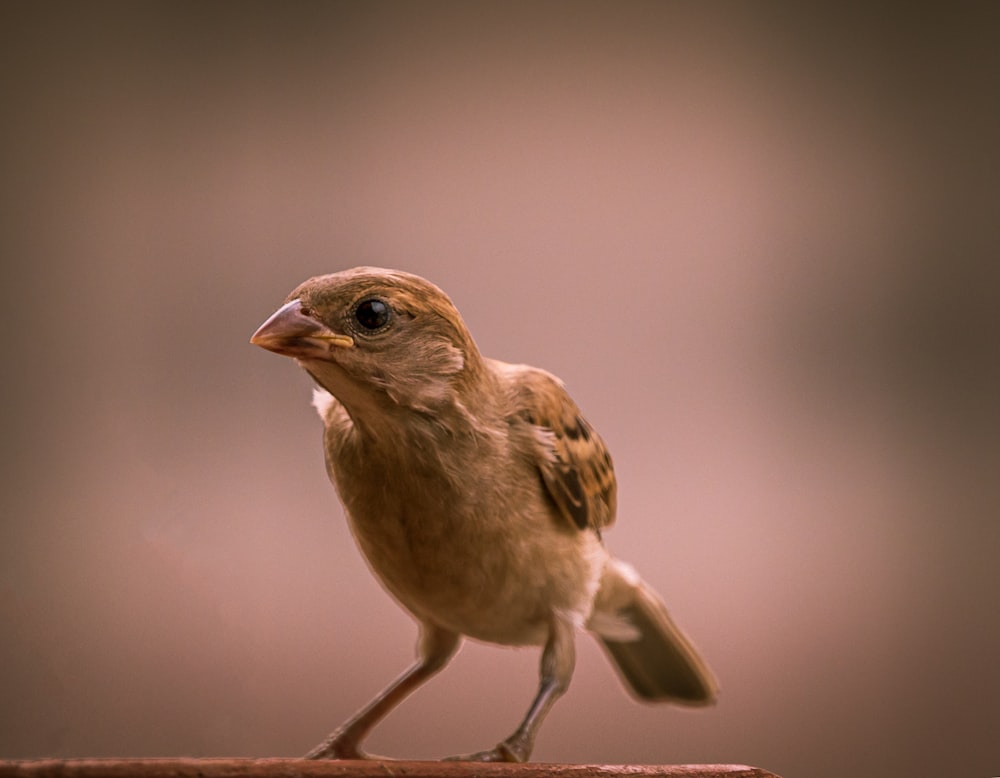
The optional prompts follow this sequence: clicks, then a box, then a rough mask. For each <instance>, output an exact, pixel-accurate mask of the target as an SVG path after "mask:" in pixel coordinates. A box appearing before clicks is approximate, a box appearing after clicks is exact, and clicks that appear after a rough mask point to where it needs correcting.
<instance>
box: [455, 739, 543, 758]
mask: <svg viewBox="0 0 1000 778" xmlns="http://www.w3.org/2000/svg"><path fill="white" fill-rule="evenodd" d="M529 755H530V752H529V750H528V749H526V748H525V747H524V746H523V745H520V744H518V743H516V742H513V741H509V740H505V741H504V742H503V743H499V744H497V746H496V747H495V748H491V749H489V750H487V751H477V752H476V753H474V754H462V755H461V756H449V757H446V758H445V759H444V761H445V762H526V761H528V756H529Z"/></svg>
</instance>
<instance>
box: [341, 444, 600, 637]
mask: <svg viewBox="0 0 1000 778" xmlns="http://www.w3.org/2000/svg"><path fill="white" fill-rule="evenodd" d="M488 458H489V459H491V460H493V465H492V467H489V466H488V467H486V468H485V469H483V468H481V467H478V466H477V464H478V465H481V464H482V463H481V462H479V463H476V462H475V461H474V460H472V461H470V460H466V467H465V468H464V471H456V472H450V471H449V470H448V469H446V468H442V467H440V466H431V465H432V464H433V463H432V462H430V461H429V460H422V461H421V462H419V463H412V462H406V463H397V464H396V466H392V467H387V466H384V465H382V466H373V465H372V464H371V463H368V466H367V467H358V466H357V465H359V464H360V462H359V461H357V460H355V461H353V462H351V463H343V462H342V463H340V465H339V466H337V463H336V462H335V463H334V464H335V466H334V467H332V468H331V475H332V476H333V478H334V481H335V482H336V485H337V488H338V491H339V492H340V495H341V498H342V500H343V502H344V506H345V508H346V510H347V514H348V519H349V522H350V525H351V530H352V532H353V534H354V536H355V538H356V540H357V542H358V545H359V547H360V549H361V551H362V553H363V554H364V555H365V557H366V558H367V560H368V562H369V564H370V565H371V567H372V569H373V571H374V572H375V574H376V575H377V577H378V578H379V579H380V580H381V582H382V583H383V584H384V585H385V587H386V588H387V589H388V590H389V592H390V593H391V594H393V595H394V596H395V597H396V599H397V600H399V602H400V603H401V604H402V605H403V606H404V607H405V608H407V609H408V610H409V611H411V612H412V613H413V614H414V615H415V616H417V617H418V618H419V619H423V620H428V621H432V622H434V623H436V624H439V625H441V626H444V627H447V628H449V629H453V630H455V631H457V632H461V633H463V634H466V635H469V636H471V637H476V638H479V639H482V640H488V641H491V642H498V643H509V644H533V643H540V642H543V641H544V639H545V635H546V634H547V626H548V622H549V618H550V615H551V613H552V612H553V610H559V611H561V612H565V613H573V614H578V615H579V620H580V621H581V623H582V621H583V620H584V619H585V618H586V616H587V615H589V610H590V605H591V602H592V599H593V595H594V591H595V590H596V586H597V580H598V578H599V576H600V567H601V565H602V564H603V557H602V556H601V555H602V554H603V548H602V547H600V543H599V541H597V539H596V536H594V534H593V533H591V532H581V531H579V530H577V529H576V528H574V527H571V526H569V525H567V523H566V522H564V521H561V520H560V519H559V517H557V516H555V515H554V513H553V507H552V505H551V503H550V501H549V500H548V499H547V498H546V496H545V494H544V491H543V487H542V485H541V481H540V479H539V477H538V475H537V473H536V472H535V471H534V470H533V468H531V467H530V466H528V465H527V464H522V463H520V462H518V461H516V460H513V459H511V458H508V457H505V456H503V455H498V454H496V452H493V453H492V454H491V455H490V456H489V457H488ZM479 472H482V473H484V474H486V475H488V477H479V476H478V473H479Z"/></svg>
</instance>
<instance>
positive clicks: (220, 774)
mask: <svg viewBox="0 0 1000 778" xmlns="http://www.w3.org/2000/svg"><path fill="white" fill-rule="evenodd" d="M471 776H475V777H476V778H778V776H776V775H774V773H769V772H767V771H766V770H760V769H758V768H756V767H747V766H745V765H571V764H545V763H540V762H534V763H531V762H529V763H528V764H478V763H474V762H412V761H398V762H397V761H375V760H373V761H364V762H361V761H317V762H312V761H307V760H304V759H31V760H23V761H0V778H470V777H471Z"/></svg>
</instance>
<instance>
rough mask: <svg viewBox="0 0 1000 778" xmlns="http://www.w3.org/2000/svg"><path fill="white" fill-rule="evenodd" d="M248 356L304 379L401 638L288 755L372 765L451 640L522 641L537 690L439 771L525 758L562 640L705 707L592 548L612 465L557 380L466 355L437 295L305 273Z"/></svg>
mask: <svg viewBox="0 0 1000 778" xmlns="http://www.w3.org/2000/svg"><path fill="white" fill-rule="evenodd" d="M250 342H251V343H252V344H254V345H256V346H260V347H262V348H264V349H267V350H269V351H272V352H275V353H277V354H280V355H283V356H287V357H291V358H293V359H294V360H295V361H296V362H298V364H299V365H300V366H301V367H302V368H304V369H305V371H306V372H307V373H308V374H309V375H310V376H311V377H312V379H313V381H314V382H315V385H316V386H315V388H314V397H313V404H314V406H315V407H316V410H317V411H318V413H319V415H320V417H321V418H322V420H323V425H324V434H323V446H324V449H325V455H326V468H327V472H328V474H329V478H330V480H331V481H332V482H333V485H334V487H335V489H336V491H337V493H338V495H339V498H340V501H341V503H342V506H343V509H344V513H345V516H346V518H347V521H348V524H349V527H350V530H351V533H352V535H353V537H354V539H355V541H356V543H357V545H358V547H359V548H360V551H361V553H362V554H363V555H364V557H365V558H366V560H367V562H368V565H369V567H370V568H371V570H372V571H373V573H374V575H375V576H376V577H377V578H378V580H379V581H380V583H381V584H382V586H383V587H384V588H385V589H386V590H387V592H388V593H389V594H390V595H391V596H392V597H393V598H395V600H396V601H397V602H398V603H399V605H401V606H402V608H403V609H405V610H406V611H408V612H409V613H410V614H411V615H412V617H413V618H414V619H415V621H416V622H417V624H418V627H419V637H418V641H417V652H416V653H417V656H416V659H415V661H414V662H413V664H412V665H411V666H410V667H409V668H408V669H406V670H405V672H403V673H402V674H401V675H400V676H399V677H397V678H396V679H395V680H394V681H392V682H391V683H390V684H389V685H388V686H387V687H386V688H385V689H384V690H383V691H382V692H381V693H379V694H378V695H377V696H376V697H375V698H374V699H373V700H372V701H371V702H370V703H368V704H367V705H366V706H364V707H363V708H362V709H361V710H359V711H358V712H357V713H356V714H355V715H354V716H352V717H351V718H350V719H349V720H348V721H347V722H345V723H344V724H342V725H341V726H340V727H338V728H337V729H336V730H334V731H333V732H332V733H331V734H330V735H329V736H328V737H327V738H326V739H325V740H324V741H323V742H322V743H320V744H319V745H318V746H317V747H316V748H314V749H313V750H312V751H310V752H309V753H308V754H306V757H305V758H310V759H365V758H375V757H371V756H370V755H369V754H367V753H366V752H365V751H364V750H362V742H363V740H364V739H365V737H366V736H367V735H368V734H369V733H370V732H371V730H372V729H373V728H374V727H375V726H376V724H378V722H379V721H380V720H382V719H383V718H384V717H385V716H386V715H387V714H388V713H389V712H390V711H391V710H392V709H393V708H395V707H396V706H397V705H398V704H399V703H400V702H401V701H402V700H403V699H404V698H406V697H407V696H408V695H409V694H410V693H411V692H413V691H414V690H415V689H416V688H417V687H419V686H420V685H421V684H423V683H424V682H425V681H427V680H428V679H429V678H430V677H431V676H433V675H435V674H436V673H437V672H438V671H439V670H441V669H442V668H443V667H444V666H445V665H446V664H447V663H448V662H449V660H450V659H451V658H452V657H453V656H454V655H455V654H456V652H457V651H458V649H459V647H460V645H461V643H462V641H463V640H464V639H467V638H468V639H473V640H477V641H481V642H486V643H491V644H499V645H503V646H536V647H541V663H540V669H539V681H538V688H537V692H536V693H535V696H534V697H533V699H532V701H531V703H530V705H529V707H528V710H527V712H526V714H525V715H524V717H523V719H522V720H521V721H520V723H519V725H518V726H517V727H516V729H515V730H514V731H513V733H512V734H510V735H509V736H508V737H506V738H505V739H503V740H502V741H500V742H499V743H497V744H496V745H495V746H494V747H492V748H487V749H485V750H483V751H479V752H476V753H472V754H464V755H460V756H455V757H447V758H449V759H458V760H464V761H473V762H524V761H527V760H528V759H529V758H530V756H531V752H532V749H533V747H534V745H535V740H536V737H537V735H538V731H539V727H540V726H541V724H542V721H543V720H544V718H545V716H546V714H547V713H548V712H549V710H550V709H551V708H552V705H553V704H554V703H555V702H556V701H557V700H558V699H559V698H560V697H561V696H562V695H563V694H564V693H565V692H566V690H567V688H568V686H569V684H570V680H571V677H572V675H573V670H574V664H575V657H576V647H575V645H576V644H575V641H576V633H577V631H579V630H583V631H587V632H589V633H590V634H592V635H593V636H594V637H595V638H596V640H597V642H598V643H599V645H600V646H601V647H602V648H603V650H604V652H605V653H606V654H607V656H608V658H609V659H610V660H611V663H612V665H613V666H614V667H615V668H616V669H617V671H618V674H619V676H620V678H621V680H622V681H623V682H624V686H625V688H626V689H627V690H628V691H629V692H630V693H631V694H632V696H633V697H634V698H636V699H638V700H640V701H648V702H661V701H664V702H674V703H678V704H682V705H687V706H704V705H709V704H712V703H714V702H715V700H716V696H717V692H718V684H717V682H716V680H715V677H714V675H713V673H712V671H711V670H710V669H709V667H708V665H707V663H706V662H705V660H704V659H703V658H702V657H701V655H700V654H699V652H698V651H697V650H696V649H695V647H694V645H693V644H692V642H691V641H690V639H689V638H688V637H687V636H686V635H685V634H684V633H683V632H682V631H681V630H680V628H679V627H678V626H677V625H676V624H675V623H674V621H673V619H672V618H671V616H670V614H669V613H668V611H667V608H666V606H665V605H664V603H663V600H662V599H661V598H660V597H659V595H657V593H656V592H655V591H654V590H653V589H652V588H651V587H650V586H649V585H648V584H646V583H645V582H644V581H643V580H642V578H641V577H640V576H639V574H638V573H637V572H636V570H635V569H634V568H633V567H632V566H631V565H629V564H628V563H626V562H624V561H622V560H620V559H618V558H616V557H615V556H613V555H612V554H611V553H610V552H609V551H608V549H607V547H606V546H605V543H604V539H603V534H604V531H605V530H607V529H608V528H609V527H611V525H612V524H613V523H614V521H615V510H616V496H617V481H616V478H615V472H614V466H613V464H612V460H611V456H610V454H609V452H608V449H607V447H606V446H605V444H604V442H603V441H602V439H601V438H600V436H599V435H598V434H597V432H596V431H595V430H594V428H593V427H592V426H591V425H590V423H589V422H588V421H587V420H586V419H585V418H584V416H583V415H582V413H581V411H580V409H579V408H578V407H577V405H576V403H575V402H574V401H573V399H572V398H571V397H570V395H569V393H568V392H567V390H566V388H565V386H564V384H563V383H562V381H560V380H559V379H558V378H556V377H555V376H554V375H552V374H551V373H549V372H547V371H545V370H543V369H541V368H536V367H531V366H528V365H523V364H511V363H507V362H502V361H500V360H496V359H490V358H488V357H484V356H483V355H482V354H481V353H480V351H479V349H478V347H477V346H476V343H475V341H474V340H473V338H472V335H471V334H470V332H469V330H468V328H467V327H466V325H465V323H464V321H463V319H462V316H461V315H460V313H459V312H458V310H457V308H456V307H455V305H454V304H453V303H452V301H451V299H450V298H449V297H448V296H447V295H446V294H445V293H444V292H443V291H442V290H441V289H439V288H438V287H437V286H435V285H434V284H432V283H431V282H430V281H427V280H426V279H424V278H422V277H420V276H417V275H414V274H411V273H408V272H404V271H401V270H393V269H387V268H376V267H356V268H352V269H349V270H344V271H340V272H336V273H332V274H328V275H321V276H316V277H314V278H310V279H309V280H307V281H305V282H304V283H302V284H300V285H299V286H298V287H297V288H295V289H294V290H293V291H292V292H291V294H289V295H288V297H287V298H285V301H284V303H283V304H282V305H281V306H280V307H279V308H278V309H277V310H276V311H275V312H274V313H273V314H272V315H271V316H270V317H269V318H268V319H267V320H266V321H265V322H264V323H263V324H262V325H261V326H260V327H259V328H258V329H257V331H256V332H255V333H254V334H253V336H252V338H251V340H250Z"/></svg>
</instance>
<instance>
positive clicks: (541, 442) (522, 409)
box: [505, 365, 617, 531]
mask: <svg viewBox="0 0 1000 778" xmlns="http://www.w3.org/2000/svg"><path fill="white" fill-rule="evenodd" d="M505 368H506V370H505V372H507V374H508V376H510V378H511V379H512V380H511V386H512V388H513V395H514V396H513V402H514V415H515V416H517V417H520V418H521V419H522V420H524V421H526V422H527V423H528V424H530V425H532V427H533V433H534V437H535V440H536V442H537V446H536V448H535V454H536V457H535V459H536V465H537V467H538V470H539V472H540V473H541V476H542V481H543V482H544V484H545V488H546V489H547V490H548V492H549V494H550V495H551V497H552V499H553V501H554V502H555V504H556V506H558V508H559V511H560V513H561V514H562V515H563V516H565V517H566V519H567V520H569V521H571V522H572V523H573V524H575V525H576V526H577V527H579V528H580V529H587V528H588V527H589V528H591V529H594V530H597V531H600V530H601V528H602V527H607V526H610V525H611V524H612V522H614V520H615V505H616V502H615V498H616V491H617V484H616V481H615V471H614V467H613V466H612V464H611V455H610V454H609V453H608V449H607V447H606V446H605V445H604V441H603V440H601V438H600V437H599V436H598V434H597V433H596V432H595V431H594V428H593V427H591V426H590V423H589V422H588V421H587V420H586V419H585V418H583V416H582V414H581V413H580V409H579V408H578V407H577V406H576V403H574V402H573V400H572V398H571V397H570V396H569V394H568V393H567V392H566V389H565V388H564V387H563V384H562V382H561V381H560V380H559V379H558V378H556V377H555V376H553V375H552V374H551V373H547V372H546V371H544V370H539V369H537V368H532V367H527V366H523V365H517V366H513V365H510V366H505Z"/></svg>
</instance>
